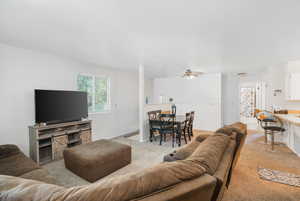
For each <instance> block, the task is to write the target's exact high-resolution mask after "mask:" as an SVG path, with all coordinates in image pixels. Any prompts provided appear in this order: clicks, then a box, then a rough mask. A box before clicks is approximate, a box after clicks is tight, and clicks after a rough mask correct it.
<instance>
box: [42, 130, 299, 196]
mask: <svg viewBox="0 0 300 201" xmlns="http://www.w3.org/2000/svg"><path fill="white" fill-rule="evenodd" d="M263 139H264V138H263V135H262V134H259V133H257V132H256V131H249V135H248V137H247V140H246V144H245V146H244V147H243V149H242V153H241V156H240V160H239V162H238V164H237V167H236V168H235V170H234V172H233V176H232V180H231V184H230V186H229V189H228V191H227V192H225V195H224V198H223V201H300V188H299V187H293V186H289V185H285V184H279V183H274V182H270V181H266V180H262V179H260V178H259V175H258V174H257V167H264V168H270V169H274V170H280V171H283V172H290V173H294V174H300V158H299V157H297V156H296V155H295V154H294V153H292V152H291V151H290V150H289V149H288V148H287V147H286V146H284V145H276V146H275V151H271V150H270V145H265V144H264V142H263ZM115 140H116V141H118V142H121V143H124V144H129V145H131V146H132V151H133V160H132V163H131V164H130V165H128V166H126V167H124V168H122V169H120V170H118V171H116V172H114V173H112V174H111V175H108V176H107V177H115V176H118V175H122V174H126V173H128V172H136V171H139V170H142V169H144V168H147V167H151V166H153V165H155V164H158V163H160V162H161V161H162V157H163V155H165V154H167V153H169V152H171V151H172V150H173V149H172V147H171V143H164V144H163V146H159V145H158V141H157V142H154V143H149V142H148V143H140V142H139V141H138V138H137V137H136V136H135V137H134V136H133V137H130V138H124V137H120V138H116V139H115ZM44 167H46V168H47V169H48V170H49V172H50V174H52V175H53V176H55V177H56V178H57V179H58V180H59V182H60V183H61V185H64V186H77V185H83V184H87V183H88V182H87V181H85V180H83V179H81V178H79V177H77V176H76V175H74V174H73V173H72V172H70V171H68V170H67V169H65V168H64V164H63V161H57V162H53V163H50V164H47V165H45V166H44ZM107 177H106V178H107Z"/></svg>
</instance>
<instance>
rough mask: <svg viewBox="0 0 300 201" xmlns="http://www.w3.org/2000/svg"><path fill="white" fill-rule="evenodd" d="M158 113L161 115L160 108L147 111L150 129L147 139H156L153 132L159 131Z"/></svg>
mask: <svg viewBox="0 0 300 201" xmlns="http://www.w3.org/2000/svg"><path fill="white" fill-rule="evenodd" d="M160 115H161V110H155V111H150V112H148V119H149V129H150V136H149V140H150V142H152V141H153V139H154V141H155V140H156V138H155V135H154V134H155V133H159V129H160V123H159V121H158V120H159V119H160Z"/></svg>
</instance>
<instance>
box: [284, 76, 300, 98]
mask: <svg viewBox="0 0 300 201" xmlns="http://www.w3.org/2000/svg"><path fill="white" fill-rule="evenodd" d="M286 92H287V93H286V99H287V100H299V101H300V73H288V75H287V81H286Z"/></svg>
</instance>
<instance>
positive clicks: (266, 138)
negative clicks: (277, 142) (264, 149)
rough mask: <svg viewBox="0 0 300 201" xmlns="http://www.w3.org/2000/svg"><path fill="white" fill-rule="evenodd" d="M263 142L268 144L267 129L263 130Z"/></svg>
mask: <svg viewBox="0 0 300 201" xmlns="http://www.w3.org/2000/svg"><path fill="white" fill-rule="evenodd" d="M265 144H268V136H267V131H266V130H265Z"/></svg>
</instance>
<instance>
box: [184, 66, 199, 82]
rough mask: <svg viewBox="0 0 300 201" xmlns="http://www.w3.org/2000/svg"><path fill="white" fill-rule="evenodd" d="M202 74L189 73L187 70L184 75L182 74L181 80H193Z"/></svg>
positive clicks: (189, 70)
mask: <svg viewBox="0 0 300 201" xmlns="http://www.w3.org/2000/svg"><path fill="white" fill-rule="evenodd" d="M201 74H203V72H195V71H191V69H187V70H186V71H185V72H184V74H183V76H182V77H183V78H186V79H189V80H191V79H193V78H195V77H198V76H199V75H201Z"/></svg>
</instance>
